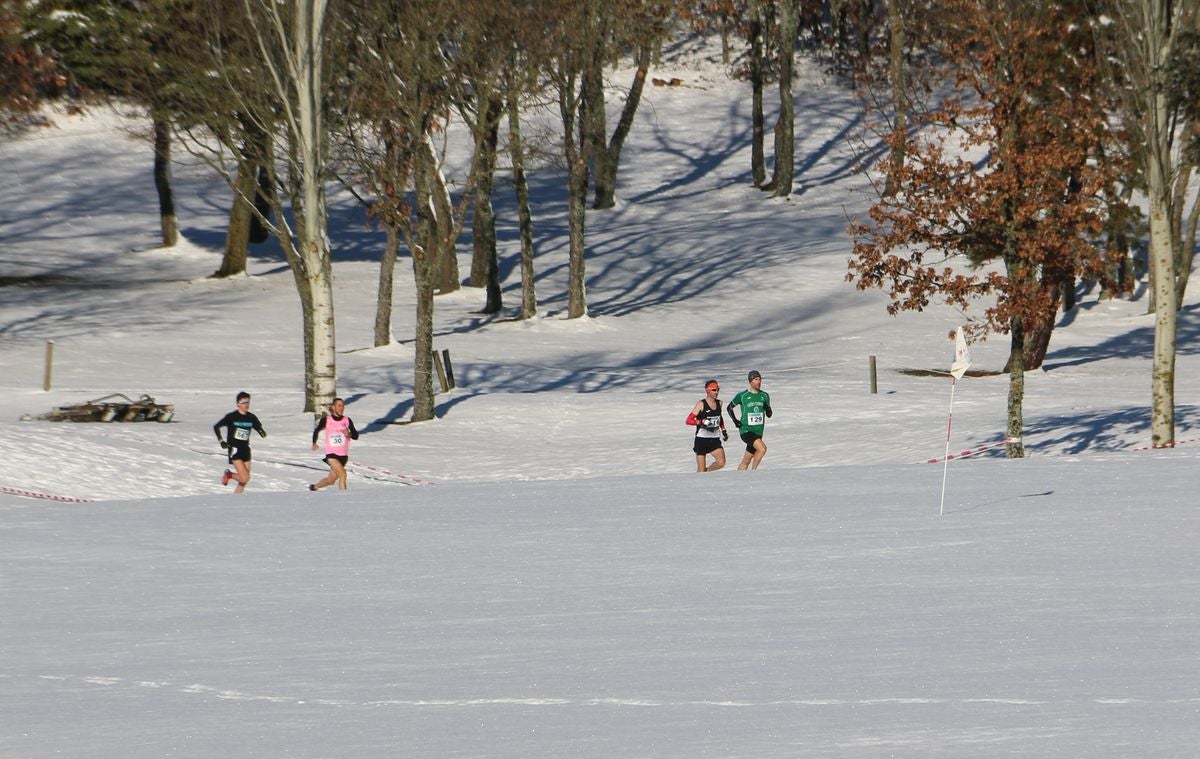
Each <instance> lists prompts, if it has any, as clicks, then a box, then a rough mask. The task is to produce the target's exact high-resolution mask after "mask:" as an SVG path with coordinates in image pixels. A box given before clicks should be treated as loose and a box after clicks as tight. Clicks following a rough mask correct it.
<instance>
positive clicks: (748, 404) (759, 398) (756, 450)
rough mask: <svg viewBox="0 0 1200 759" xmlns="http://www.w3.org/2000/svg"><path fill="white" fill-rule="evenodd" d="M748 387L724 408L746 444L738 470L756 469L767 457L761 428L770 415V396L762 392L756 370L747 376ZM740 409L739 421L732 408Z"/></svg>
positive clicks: (760, 380)
mask: <svg viewBox="0 0 1200 759" xmlns="http://www.w3.org/2000/svg"><path fill="white" fill-rule="evenodd" d="M747 379H748V380H749V381H750V387H749V389H747V390H743V391H741V392H740V393H738V394H737V395H735V396H733V400H731V401H730V402H729V405H728V406H726V407H725V411H726V412H728V414H729V418H730V419H732V420H733V423H734V424H736V425H737V426H738V430H739V431H740V433H741V437H742V442H744V443H745V444H746V453H745V455H743V456H742V463H740V464H738V469H758V465H759V463H760V462H762V460H763V456H766V455H767V444H766V443H765V442H763V439H762V438H763V428H764V427H765V426H766V423H767V419H769V418H770V416H771V414H772V413H773V412H772V411H771V396H770V395H767V394H766V393H764V392H763V390H762V375H761V374H759V373H758V370H754V371H751V372H750V374H749V375H748V376H747ZM734 406H740V407H741V409H742V415H741V417H742V418H741V419H740V420H739V419H738V415H737V414H735V413H734V411H733V407H734Z"/></svg>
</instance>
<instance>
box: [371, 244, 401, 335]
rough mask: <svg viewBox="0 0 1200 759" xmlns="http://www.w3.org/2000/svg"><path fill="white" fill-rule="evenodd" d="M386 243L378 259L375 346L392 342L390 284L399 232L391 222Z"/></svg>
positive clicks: (394, 269) (392, 278)
mask: <svg viewBox="0 0 1200 759" xmlns="http://www.w3.org/2000/svg"><path fill="white" fill-rule="evenodd" d="M386 229H387V245H386V247H384V249H383V257H382V258H380V259H379V294H378V297H377V298H376V300H375V347H376V348H379V347H381V346H384V345H391V344H392V284H393V283H394V281H395V276H394V275H395V272H396V251H397V249H398V248H399V247H400V233H399V232H397V231H396V227H395V225H393V224H388V225H387V226H386Z"/></svg>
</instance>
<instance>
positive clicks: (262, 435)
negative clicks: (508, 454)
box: [258, 430, 267, 437]
mask: <svg viewBox="0 0 1200 759" xmlns="http://www.w3.org/2000/svg"><path fill="white" fill-rule="evenodd" d="M258 434H259V437H266V436H267V431H266V430H259V431H258Z"/></svg>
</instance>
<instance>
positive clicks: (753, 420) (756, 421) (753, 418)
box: [746, 411, 765, 427]
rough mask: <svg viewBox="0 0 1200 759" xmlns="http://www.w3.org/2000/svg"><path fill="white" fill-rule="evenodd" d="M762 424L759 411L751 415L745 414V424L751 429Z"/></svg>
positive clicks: (761, 414) (761, 416)
mask: <svg viewBox="0 0 1200 759" xmlns="http://www.w3.org/2000/svg"><path fill="white" fill-rule="evenodd" d="M764 423H765V422H764V419H763V413H762V412H761V411H756V412H755V413H753V414H746V424H748V425H750V426H751V427H757V426H758V425H760V424H764Z"/></svg>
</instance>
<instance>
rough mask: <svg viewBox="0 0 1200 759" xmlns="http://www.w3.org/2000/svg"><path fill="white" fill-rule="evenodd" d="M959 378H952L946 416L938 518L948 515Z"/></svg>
mask: <svg viewBox="0 0 1200 759" xmlns="http://www.w3.org/2000/svg"><path fill="white" fill-rule="evenodd" d="M956 387H958V377H951V378H950V413H949V414H948V415H947V416H946V455H945V456H943V457H942V500H941V503H940V504H939V505H938V516H939V517H940V516H944V515H945V514H946V475H947V474H948V473H949V472H950V430H951V428H952V427H953V426H954V388H956Z"/></svg>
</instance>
